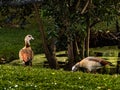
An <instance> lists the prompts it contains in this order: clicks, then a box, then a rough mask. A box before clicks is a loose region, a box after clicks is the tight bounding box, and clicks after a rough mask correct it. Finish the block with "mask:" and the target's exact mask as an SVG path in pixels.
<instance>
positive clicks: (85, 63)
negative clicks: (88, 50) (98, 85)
mask: <svg viewBox="0 0 120 90" xmlns="http://www.w3.org/2000/svg"><path fill="white" fill-rule="evenodd" d="M106 65H110V66H113V65H112V63H111V62H108V61H106V60H104V59H102V58H98V57H86V58H84V59H82V60H81V61H80V62H78V63H76V64H75V65H74V66H73V67H72V71H77V70H78V68H79V67H82V68H85V69H87V72H95V71H96V70H97V69H100V68H102V67H103V66H106Z"/></svg>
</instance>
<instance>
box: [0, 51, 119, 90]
mask: <svg viewBox="0 0 120 90" xmlns="http://www.w3.org/2000/svg"><path fill="white" fill-rule="evenodd" d="M59 53H60V54H63V53H65V52H64V51H62V52H58V53H57V55H58V54H59ZM57 58H58V60H61V57H57ZM62 58H64V57H62ZM44 61H46V58H45V56H44V54H40V55H35V57H34V60H33V67H24V66H22V61H20V60H19V59H17V60H14V61H13V62H11V63H9V64H5V65H0V90H119V85H120V75H117V74H114V75H109V74H90V73H83V72H81V71H78V72H71V71H64V70H63V69H60V70H54V69H49V68H44V67H43V62H44Z"/></svg>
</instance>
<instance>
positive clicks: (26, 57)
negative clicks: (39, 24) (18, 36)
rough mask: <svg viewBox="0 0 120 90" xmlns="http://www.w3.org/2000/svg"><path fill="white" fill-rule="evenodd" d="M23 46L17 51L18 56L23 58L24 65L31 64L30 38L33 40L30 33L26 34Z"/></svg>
mask: <svg viewBox="0 0 120 90" xmlns="http://www.w3.org/2000/svg"><path fill="white" fill-rule="evenodd" d="M24 40H25V46H24V47H23V48H22V49H21V50H20V51H19V57H20V59H21V60H23V63H24V65H25V66H28V65H30V66H32V59H33V51H32V49H31V46H30V40H34V38H33V37H32V35H27V36H26V37H25V39H24Z"/></svg>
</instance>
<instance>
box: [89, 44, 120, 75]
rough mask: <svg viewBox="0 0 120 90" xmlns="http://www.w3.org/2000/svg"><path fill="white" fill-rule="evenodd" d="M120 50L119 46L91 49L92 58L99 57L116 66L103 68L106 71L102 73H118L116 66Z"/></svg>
mask: <svg viewBox="0 0 120 90" xmlns="http://www.w3.org/2000/svg"><path fill="white" fill-rule="evenodd" d="M119 52H120V50H119V49H118V47H117V46H105V47H97V48H90V56H97V57H101V58H104V59H105V60H107V61H109V62H111V63H112V64H113V65H115V66H112V67H111V66H107V67H106V68H103V69H104V71H102V73H103V72H104V73H110V74H114V73H116V65H117V61H118V53H119Z"/></svg>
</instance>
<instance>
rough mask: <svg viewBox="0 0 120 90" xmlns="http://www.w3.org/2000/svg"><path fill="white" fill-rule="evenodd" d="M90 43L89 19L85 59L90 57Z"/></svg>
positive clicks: (88, 22)
mask: <svg viewBox="0 0 120 90" xmlns="http://www.w3.org/2000/svg"><path fill="white" fill-rule="evenodd" d="M89 43H90V21H89V17H87V36H86V39H85V57H88V56H89Z"/></svg>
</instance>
